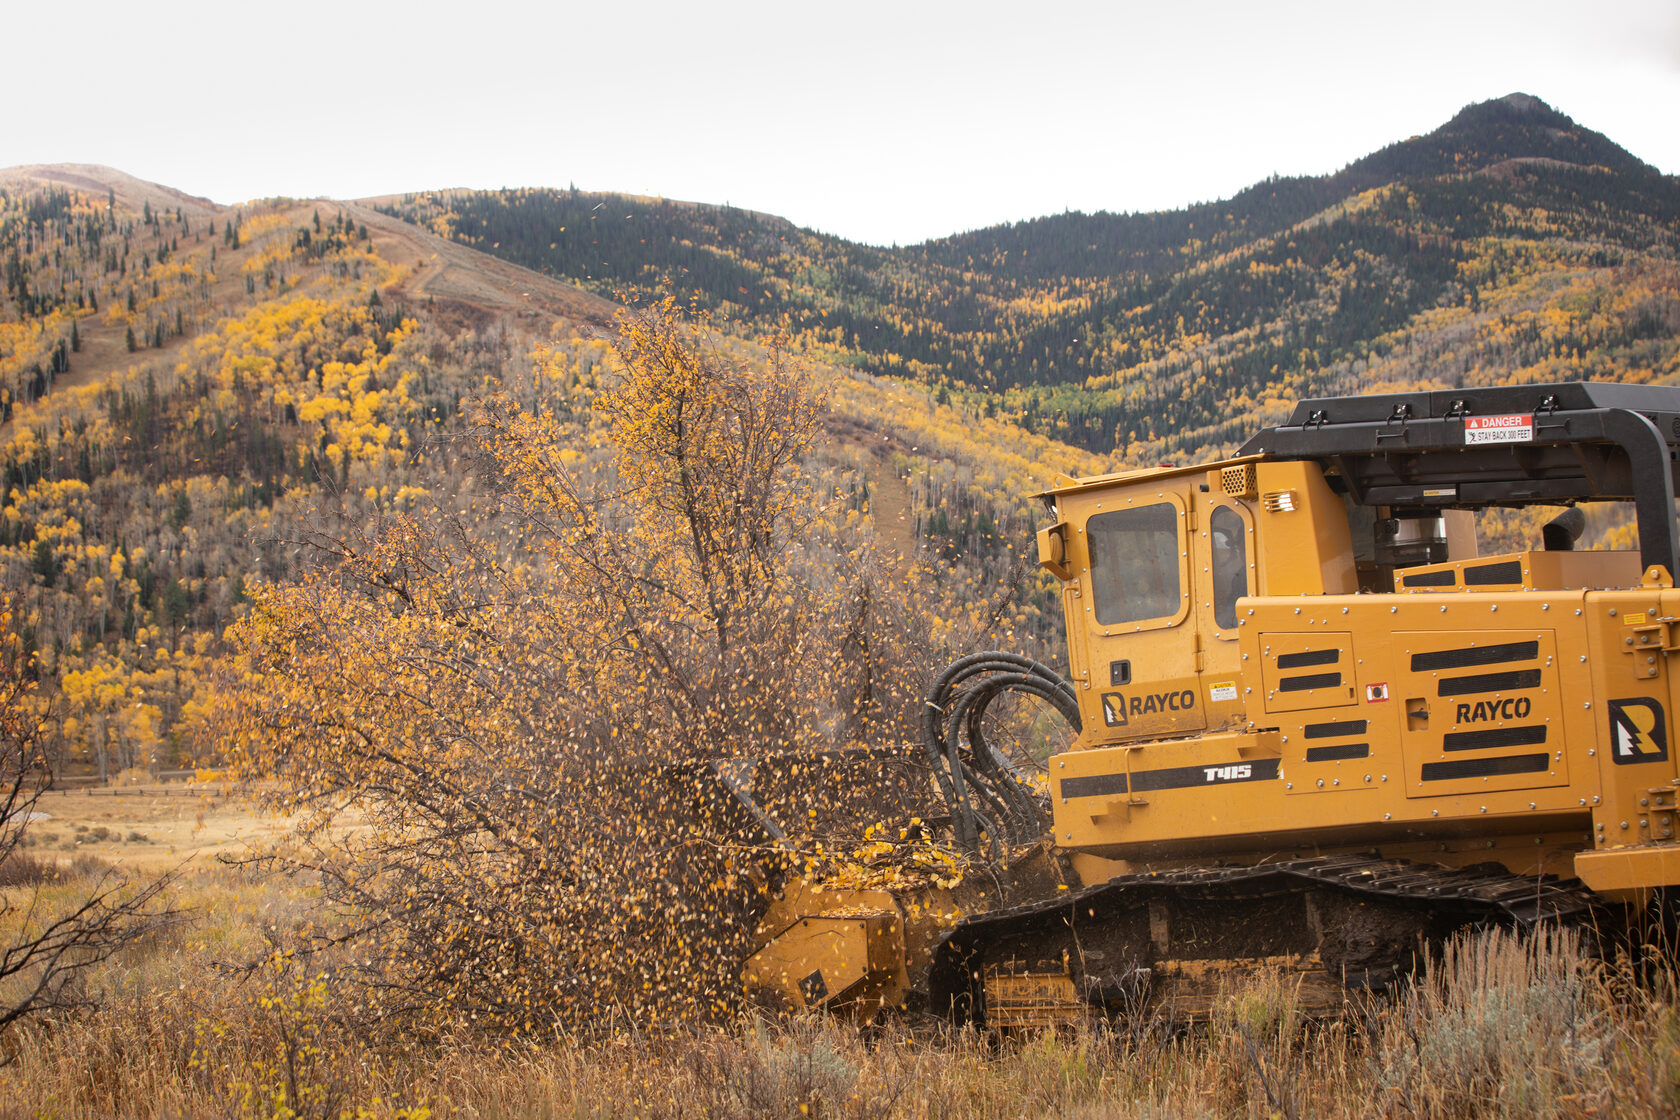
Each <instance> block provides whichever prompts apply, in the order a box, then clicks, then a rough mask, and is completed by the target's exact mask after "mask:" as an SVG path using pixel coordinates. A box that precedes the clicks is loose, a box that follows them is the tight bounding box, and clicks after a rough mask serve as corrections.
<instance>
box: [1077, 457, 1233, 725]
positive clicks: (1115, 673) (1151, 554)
mask: <svg viewBox="0 0 1680 1120" xmlns="http://www.w3.org/2000/svg"><path fill="white" fill-rule="evenodd" d="M1192 500H1193V495H1192V494H1191V492H1190V490H1189V487H1188V485H1184V484H1181V485H1179V486H1176V487H1173V488H1171V489H1166V488H1162V487H1161V486H1160V484H1159V483H1156V484H1155V485H1151V486H1149V487H1147V488H1143V487H1139V488H1137V492H1134V493H1127V491H1125V490H1118V491H1108V492H1105V493H1104V494H1103V495H1102V497H1101V498H1099V499H1096V500H1094V501H1093V502H1092V503H1091V505H1090V506H1088V507H1087V508H1085V509H1084V510H1082V511H1081V512H1082V513H1083V515H1084V521H1083V524H1082V525H1080V527H1079V531H1078V534H1077V537H1078V539H1079V541H1080V542H1081V545H1082V547H1081V548H1080V549H1079V551H1080V553H1082V555H1081V557H1080V558H1081V559H1082V560H1083V564H1082V567H1083V568H1084V571H1082V572H1081V573H1080V574H1081V576H1082V578H1081V579H1079V580H1078V581H1077V583H1076V584H1075V585H1074V588H1075V589H1076V590H1075V591H1074V594H1075V595H1076V596H1077V598H1075V599H1072V600H1069V602H1068V604H1067V605H1068V610H1067V616H1068V620H1069V627H1070V637H1071V636H1073V630H1074V625H1073V616H1074V615H1075V614H1076V613H1077V614H1078V615H1079V616H1080V618H1081V619H1082V625H1080V626H1079V627H1078V629H1079V631H1080V632H1081V636H1083V638H1084V639H1085V640H1084V643H1083V644H1084V652H1085V657H1086V662H1087V664H1086V671H1087V673H1088V677H1087V679H1088V681H1089V684H1090V690H1089V692H1086V693H1085V695H1086V696H1090V695H1092V694H1095V696H1096V701H1097V702H1096V704H1094V705H1092V704H1090V703H1089V702H1087V704H1086V709H1087V710H1086V711H1085V713H1084V714H1085V720H1086V726H1087V727H1088V728H1091V729H1092V730H1094V731H1096V732H1097V735H1098V737H1099V738H1100V739H1101V740H1103V741H1109V742H1113V741H1119V740H1126V739H1153V738H1159V737H1162V736H1169V735H1183V734H1188V733H1190V732H1195V731H1201V730H1203V729H1205V728H1206V727H1207V705H1206V704H1205V703H1204V701H1203V696H1202V688H1201V683H1200V665H1199V660H1200V659H1199V655H1198V651H1197V641H1196V630H1197V627H1196V609H1195V585H1194V577H1193V574H1192V571H1191V545H1190V523H1191V520H1192V514H1193V506H1192V505H1191V501H1192ZM1070 512H1071V511H1070ZM1077 644H1078V643H1077V640H1076V641H1075V646H1076V649H1077ZM1092 709H1094V710H1092Z"/></svg>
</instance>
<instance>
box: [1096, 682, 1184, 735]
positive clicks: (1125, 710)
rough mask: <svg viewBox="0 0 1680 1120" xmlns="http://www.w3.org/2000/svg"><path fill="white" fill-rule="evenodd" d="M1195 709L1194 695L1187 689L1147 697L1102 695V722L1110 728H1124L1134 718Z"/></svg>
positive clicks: (1117, 693)
mask: <svg viewBox="0 0 1680 1120" xmlns="http://www.w3.org/2000/svg"><path fill="white" fill-rule="evenodd" d="M1195 707H1196V694H1195V693H1194V692H1193V691H1191V690H1190V689H1188V688H1187V689H1184V690H1183V691H1182V692H1156V693H1151V694H1150V695H1148V696H1127V695H1125V694H1124V693H1120V692H1105V693H1103V695H1102V708H1103V722H1104V723H1106V724H1107V725H1108V726H1110V727H1125V726H1126V725H1127V724H1128V723H1130V722H1131V721H1132V717H1134V716H1152V715H1156V714H1158V713H1160V712H1188V711H1192V710H1194V709H1195Z"/></svg>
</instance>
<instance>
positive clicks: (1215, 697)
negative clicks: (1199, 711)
mask: <svg viewBox="0 0 1680 1120" xmlns="http://www.w3.org/2000/svg"><path fill="white" fill-rule="evenodd" d="M1236 698H1237V682H1236V681H1219V682H1218V683H1217V684H1210V685H1208V699H1209V700H1212V701H1213V702H1214V703H1216V704H1217V703H1219V702H1220V701H1222V700H1235V699H1236Z"/></svg>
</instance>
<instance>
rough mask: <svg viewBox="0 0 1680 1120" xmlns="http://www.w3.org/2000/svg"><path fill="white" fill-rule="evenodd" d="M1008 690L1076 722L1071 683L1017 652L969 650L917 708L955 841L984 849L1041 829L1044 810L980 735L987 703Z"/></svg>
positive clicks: (997, 849)
mask: <svg viewBox="0 0 1680 1120" xmlns="http://www.w3.org/2000/svg"><path fill="white" fill-rule="evenodd" d="M1006 692H1022V693H1026V694H1027V695H1029V696H1037V697H1039V698H1040V699H1042V700H1044V701H1046V702H1047V703H1049V704H1050V706H1051V707H1053V708H1055V709H1056V711H1057V712H1059V713H1060V714H1061V716H1062V718H1063V719H1065V720H1067V722H1068V725H1069V726H1070V727H1072V728H1073V729H1074V730H1075V731H1079V730H1080V729H1081V723H1080V718H1079V701H1078V699H1077V697H1076V696H1075V694H1074V691H1073V686H1072V685H1070V684H1069V683H1068V682H1067V681H1065V680H1063V679H1062V678H1061V677H1060V676H1059V675H1057V674H1056V672H1055V671H1054V670H1052V669H1050V668H1049V667H1047V666H1045V665H1043V664H1040V663H1039V662H1037V661H1034V660H1033V659H1031V658H1030V657H1023V656H1021V655H1020V654H1016V653H1005V652H1002V651H995V650H994V651H987V652H983V653H973V654H969V655H968V656H967V657H961V658H958V659H957V660H956V661H953V662H952V663H951V664H950V665H948V666H947V667H946V669H945V671H944V672H943V673H941V674H940V675H939V678H938V679H937V680H935V681H934V683H933V687H932V688H931V689H930V690H929V691H928V696H927V702H926V705H925V706H924V708H923V710H922V747H923V749H924V750H925V751H926V753H927V757H928V762H929V764H930V765H931V766H932V768H933V772H934V775H935V777H936V778H937V779H938V782H939V787H940V792H941V793H942V794H943V796H944V798H945V803H946V806H947V807H948V808H949V809H950V814H951V827H952V830H953V832H954V833H955V835H956V841H957V844H958V846H959V847H961V848H962V849H963V850H964V851H968V852H972V853H979V852H980V850H981V846H982V837H984V842H985V847H986V848H987V849H989V854H990V855H991V856H992V857H993V858H996V857H997V856H998V855H1000V854H1001V852H1002V850H1003V849H1004V848H1005V847H1007V846H1009V845H1015V844H1022V843H1028V842H1030V841H1031V840H1032V839H1034V838H1036V837H1037V836H1039V835H1042V834H1043V832H1044V830H1045V828H1046V827H1047V826H1048V823H1049V810H1048V807H1047V806H1046V805H1045V803H1044V801H1043V799H1042V798H1040V797H1039V796H1037V795H1035V794H1034V793H1033V792H1032V791H1031V790H1030V789H1029V788H1028V787H1027V786H1026V784H1025V783H1024V782H1022V781H1021V780H1020V779H1019V778H1017V777H1016V776H1015V773H1014V770H1013V768H1012V767H1011V765H1010V763H1009V762H1008V761H1007V760H1006V759H1004V758H1003V757H1002V756H1001V755H1000V754H998V752H997V750H996V748H994V747H993V746H992V745H991V744H990V743H989V742H987V740H986V736H985V733H984V731H983V730H982V725H983V720H984V717H985V714H986V709H987V707H988V706H989V705H990V704H991V702H992V701H993V700H995V699H997V698H998V697H999V696H1001V695H1003V694H1004V693H1006Z"/></svg>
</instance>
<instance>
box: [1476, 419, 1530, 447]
mask: <svg viewBox="0 0 1680 1120" xmlns="http://www.w3.org/2000/svg"><path fill="white" fill-rule="evenodd" d="M1533 440H1534V413H1532V412H1514V413H1511V414H1510V415H1508V416H1466V417H1465V418H1464V442H1465V443H1531V442H1533Z"/></svg>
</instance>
